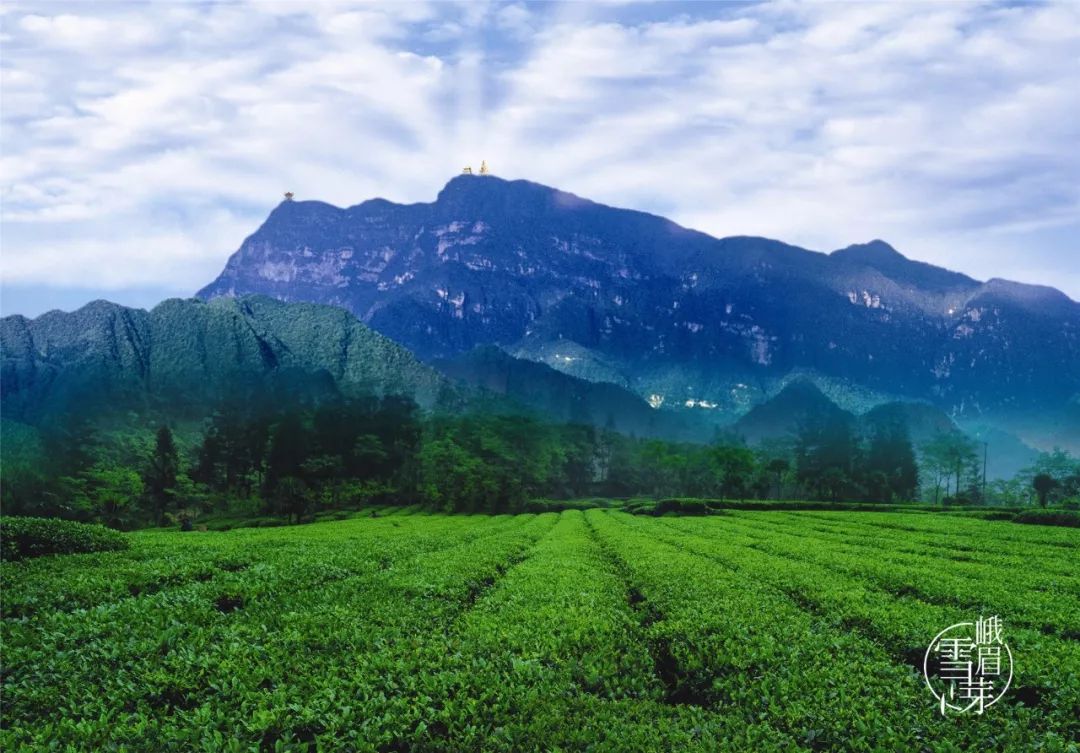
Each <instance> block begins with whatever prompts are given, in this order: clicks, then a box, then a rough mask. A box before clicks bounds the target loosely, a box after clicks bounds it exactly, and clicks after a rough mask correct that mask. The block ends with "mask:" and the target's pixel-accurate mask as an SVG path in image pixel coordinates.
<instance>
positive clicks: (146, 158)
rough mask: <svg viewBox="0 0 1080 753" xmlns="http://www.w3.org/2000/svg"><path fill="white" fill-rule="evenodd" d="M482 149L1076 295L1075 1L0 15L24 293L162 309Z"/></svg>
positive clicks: (2, 187) (2, 9)
mask: <svg viewBox="0 0 1080 753" xmlns="http://www.w3.org/2000/svg"><path fill="white" fill-rule="evenodd" d="M482 159H484V160H487V162H488V164H489V165H490V166H491V168H492V171H493V172H494V173H495V174H497V175H499V176H501V177H505V178H526V179H529V180H533V181H537V182H540V183H544V184H547V185H551V186H555V187H558V188H561V189H563V190H567V191H571V192H573V193H576V194H579V195H581V196H585V197H587V198H590V199H593V200H596V201H601V202H603V203H606V204H612V205H615V206H622V207H628V208H633V209H640V210H645V211H650V212H654V213H656V214H662V215H665V216H667V217H670V218H671V219H673V220H675V221H677V222H679V223H681V224H683V225H686V226H689V227H693V228H696V229H699V230H703V231H705V232H708V233H711V234H713V235H716V236H725V235H763V236H768V237H771V238H778V239H780V240H783V241H786V242H789V243H794V244H797V245H801V246H804V247H807V248H811V249H815V250H820V251H829V250H833V249H836V248H841V247H844V246H847V245H849V244H851V243H858V242H865V241H868V240H870V239H873V238H882V239H884V240H887V241H888V242H890V243H891V244H892V245H893V246H895V247H896V248H897V249H899V250H900V251H901V252H902V253H904V254H905V255H907V256H909V257H911V258H914V259H919V260H923V261H928V262H932V263H934V264H939V265H942V266H946V267H948V268H950V269H956V270H959V271H962V272H966V273H968V274H970V275H972V276H973V277H976V278H978V279H988V278H991V277H1004V278H1008V279H1014V280H1019V281H1022V282H1029V283H1038V284H1047V285H1053V286H1055V287H1057V288H1059V289H1061V290H1063V291H1064V292H1066V293H1068V294H1069V295H1070V296H1071V297H1072V298H1074V299H1080V3H1078V2H1067V3H1061V4H1015V3H988V4H980V3H973V2H909V3H871V2H860V3H842V2H830V3H792V2H776V3H735V2H726V3H707V2H694V3H673V2H672V3H646V2H632V3H620V2H595V3H566V4H561V3H537V4H533V3H521V2H515V3H496V2H492V3H483V2H470V3H465V4H455V3H449V2H439V3H401V2H394V3H365V4H358V3H353V2H328V1H324V2H306V3H292V2H285V1H276V0H265V1H262V2H242V1H237V2H220V3H200V2H160V1H155V2H131V1H129V2H123V3H109V2H94V3H92V4H91V3H89V2H78V3H56V2H18V1H17V0H6V1H5V2H4V4H3V6H0V249H2V257H0V296H2V297H0V309H2V311H3V313H4V314H12V313H20V314H24V315H28V316H33V315H37V314H40V313H42V312H44V311H46V310H49V309H51V308H62V309H65V310H70V309H73V308H77V307H78V306H80V305H82V304H84V303H86V302H88V301H90V300H93V299H96V298H107V299H110V300H114V301H117V302H120V303H124V304H128V305H137V306H143V307H145V306H152V305H153V304H154V303H156V302H157V301H159V300H162V299H164V298H167V297H172V296H190V295H191V294H192V293H194V292H195V291H196V290H197V289H198V288H200V287H201V286H203V285H204V284H206V283H208V282H209V281H211V280H212V279H213V278H214V277H216V275H217V274H218V273H219V272H220V270H221V268H222V267H223V266H224V263H225V260H226V259H227V257H228V255H229V254H231V253H232V252H233V251H235V250H236V249H237V248H238V247H239V246H240V244H241V242H242V241H243V239H244V238H245V237H246V236H247V235H249V234H250V233H252V232H254V230H255V229H256V228H257V227H258V226H259V224H261V222H262V221H263V219H264V218H265V217H266V215H267V214H268V213H269V211H270V210H271V209H273V207H274V206H276V205H277V203H278V202H279V201H280V200H281V196H282V193H283V192H284V191H294V192H295V193H296V196H297V198H300V199H319V200H322V201H327V202H330V203H332V204H336V205H339V206H349V205H353V204H357V203H359V202H361V201H363V200H365V199H368V198H372V197H376V196H381V197H384V198H387V199H390V200H392V201H398V202H418V201H432V200H433V199H434V198H435V195H436V194H437V193H438V191H439V189H440V188H441V187H442V186H443V185H444V184H445V183H446V181H447V180H448V179H450V178H451V177H453V176H454V175H456V174H457V173H459V172H460V171H461V168H462V167H463V166H465V165H467V164H469V165H472V166H473V167H474V169H475V168H476V167H478V166H479V163H480V161H481V160H482Z"/></svg>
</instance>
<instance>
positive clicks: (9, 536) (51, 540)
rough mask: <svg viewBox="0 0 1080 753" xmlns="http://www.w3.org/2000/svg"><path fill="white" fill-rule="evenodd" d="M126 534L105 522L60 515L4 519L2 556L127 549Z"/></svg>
mask: <svg viewBox="0 0 1080 753" xmlns="http://www.w3.org/2000/svg"><path fill="white" fill-rule="evenodd" d="M127 548H128V540H127V538H126V537H125V536H124V534H122V533H120V532H119V531H114V530H112V529H110V528H106V527H105V526H102V525H97V524H91V523H77V522H75V521H73V520H60V519H58V518H3V519H0V552H2V559H5V560H18V559H23V558H26V557H41V556H42V555H46V554H76V553H79V552H105V551H113V550H118V549H127Z"/></svg>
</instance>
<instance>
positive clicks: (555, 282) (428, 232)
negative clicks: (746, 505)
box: [198, 176, 1080, 446]
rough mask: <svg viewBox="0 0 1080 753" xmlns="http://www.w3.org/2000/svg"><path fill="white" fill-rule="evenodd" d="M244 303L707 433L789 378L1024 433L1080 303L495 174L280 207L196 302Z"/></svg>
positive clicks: (862, 250)
mask: <svg viewBox="0 0 1080 753" xmlns="http://www.w3.org/2000/svg"><path fill="white" fill-rule="evenodd" d="M250 293H261V294H265V295H268V296H272V297H274V298H279V299H282V300H300V301H313V302H318V303H326V304H331V305H335V306H341V307H343V308H346V309H348V310H349V311H352V312H353V313H355V314H356V315H357V316H358V317H359V318H360V319H361V320H362V321H364V322H365V323H367V324H369V325H370V326H371V327H372V328H373V329H375V330H377V331H379V332H381V333H383V334H384V335H386V336H388V337H390V338H392V339H393V340H395V341H397V342H399V343H401V344H403V345H405V346H406V347H408V348H409V349H410V350H411V351H413V352H414V353H416V354H417V355H418V356H419V357H420V358H421V359H423V360H431V359H437V358H443V359H445V358H453V357H455V356H457V355H459V354H462V353H465V352H468V351H470V350H472V349H473V348H475V347H477V346H479V345H497V346H499V347H501V348H503V349H505V350H507V351H508V352H510V353H511V354H512V355H515V356H518V357H523V358H527V359H530V360H534V361H539V362H543V363H546V364H547V365H549V366H551V367H552V368H555V369H557V370H559V371H562V372H565V373H567V374H571V375H573V376H577V377H581V378H584V379H589V380H592V381H608V382H612V383H615V384H617V385H619V386H622V387H625V388H627V389H629V390H631V391H633V392H634V393H636V394H638V395H639V396H641V397H642V398H644V399H645V400H647V401H648V402H649V403H650V404H651V405H664V406H672V405H677V406H682V409H683V410H690V411H693V412H696V413H699V414H702V415H705V416H707V417H708V418H709V420H711V421H713V422H714V423H717V424H722V423H725V422H728V421H731V420H734V419H736V418H738V417H739V416H740V415H742V414H744V413H745V412H746V411H747V410H748V409H749V408H751V407H752V406H753V405H755V404H757V403H760V402H762V401H763V400H765V399H767V398H768V397H770V396H772V395H775V394H776V393H777V392H778V391H779V390H780V389H781V388H782V387H783V385H785V384H787V383H788V382H789V381H791V380H792V378H793V377H795V376H800V377H801V378H805V379H809V380H810V381H813V382H814V383H815V384H817V385H818V386H819V387H820V388H822V389H823V390H824V391H825V392H826V394H828V395H829V396H830V397H832V398H833V399H835V400H837V401H839V402H840V404H841V405H842V406H843V407H844V408H846V409H849V410H852V411H854V412H863V411H865V410H866V409H868V408H870V407H872V406H873V405H876V404H879V403H882V402H888V401H893V400H926V401H930V402H932V403H933V404H934V405H936V406H937V407H938V408H940V409H942V410H944V411H945V412H946V413H948V414H950V415H955V416H965V417H972V416H975V417H983V418H990V419H993V420H995V421H998V422H1000V423H1001V424H1002V425H1003V426H1006V425H1008V426H1013V427H1017V430H1018V431H1023V432H1026V433H1027V434H1028V435H1030V436H1031V437H1034V440H1033V441H1035V440H1037V439H1038V438H1039V437H1038V435H1039V434H1040V431H1041V428H1040V427H1042V426H1044V425H1045V422H1046V421H1048V420H1051V419H1053V417H1055V416H1060V415H1061V414H1062V411H1064V410H1066V409H1068V406H1070V405H1076V404H1077V395H1078V394H1080V304H1077V303H1076V302H1075V301H1072V300H1070V299H1069V298H1068V297H1067V296H1065V295H1064V294H1062V293H1060V292H1058V291H1056V290H1053V289H1051V288H1044V287H1040V286H1032V285H1022V284H1019V283H1013V282H1007V281H1004V280H990V281H988V282H979V281H977V280H974V279H972V278H970V277H967V276H965V275H962V274H957V273H955V272H950V271H948V270H944V269H940V268H938V267H934V266H932V265H929V264H923V263H920V262H915V261H912V260H909V259H907V258H905V257H904V256H903V255H902V254H900V253H899V252H898V251H896V250H895V249H893V248H892V247H891V246H889V245H888V244H886V243H884V242H882V241H873V242H871V243H867V244H861V245H855V246H849V247H848V248H845V249H841V250H838V251H834V252H833V253H831V254H824V253H817V252H814V251H809V250H806V249H802V248H798V247H795V246H791V245H787V244H784V243H781V242H779V241H775V240H769V239H766V238H755V237H731V238H723V239H717V238H713V237H711V236H708V235H706V234H704V233H700V232H696V231H693V230H688V229H686V228H683V227H680V226H679V225H676V224H675V223H673V222H671V221H669V220H666V219H664V218H662V217H657V216H653V215H649V214H645V213H642V212H636V211H630V210H625V209H617V208H612V207H608V206H604V205H601V204H597V203H594V202H591V201H588V200H586V199H582V198H579V197H577V196H574V195H572V194H568V193H564V192H562V191H558V190H556V189H553V188H549V187H546V186H542V185H538V184H536V183H531V182H528V181H506V180H502V179H499V178H496V177H492V176H460V177H457V178H454V179H453V180H451V181H450V182H449V183H448V184H447V185H446V186H445V187H444V188H443V190H442V191H440V192H439V194H438V196H437V198H436V200H435V201H434V202H432V203H422V204H410V205H401V204H395V203H392V202H389V201H386V200H384V199H374V200H370V201H366V202H364V203H361V204H358V205H356V206H353V207H349V208H346V209H341V208H337V207H333V206H330V205H328V204H324V203H321V202H316V201H285V202H283V203H281V204H280V205H279V206H278V207H277V208H275V209H274V210H273V212H271V214H270V216H269V217H268V218H267V220H266V221H265V222H264V223H263V225H262V227H260V228H259V229H258V230H257V231H256V232H255V233H254V234H253V235H251V236H250V237H249V238H247V239H246V240H245V241H244V243H243V244H242V245H241V247H240V249H239V250H238V251H237V252H236V253H235V254H233V255H232V257H231V258H230V259H229V261H228V263H227V264H226V267H225V269H224V271H223V272H222V274H221V275H220V276H219V277H218V279H216V280H215V281H214V282H212V283H211V284H210V285H208V286H207V287H206V288H204V289H203V290H201V291H200V292H199V294H198V295H199V296H200V297H201V298H204V299H214V298H218V297H223V296H236V295H246V294H250ZM688 402H689V407H688V408H687V407H686V406H687V403H688ZM1055 436H1056V437H1059V438H1060V437H1064V438H1065V439H1066V441H1069V442H1071V441H1073V439H1075V441H1076V442H1077V444H1078V446H1080V429H1073V430H1070V429H1068V428H1067V427H1066V428H1065V429H1064V430H1062V431H1059V432H1058V434H1056V435H1055ZM1024 438H1025V440H1027V439H1028V438H1029V437H1028V436H1025V437H1024Z"/></svg>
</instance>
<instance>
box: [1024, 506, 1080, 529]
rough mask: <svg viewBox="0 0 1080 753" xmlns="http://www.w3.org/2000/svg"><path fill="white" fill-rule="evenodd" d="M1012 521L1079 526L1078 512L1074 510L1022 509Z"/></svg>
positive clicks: (1079, 513) (1079, 516)
mask: <svg viewBox="0 0 1080 753" xmlns="http://www.w3.org/2000/svg"><path fill="white" fill-rule="evenodd" d="M1013 522H1015V523H1033V524H1035V525H1041V526H1067V527H1070V528H1080V512H1076V511H1074V510H1024V511H1023V512H1021V513H1018V514H1017V515H1016V516H1015V517H1013Z"/></svg>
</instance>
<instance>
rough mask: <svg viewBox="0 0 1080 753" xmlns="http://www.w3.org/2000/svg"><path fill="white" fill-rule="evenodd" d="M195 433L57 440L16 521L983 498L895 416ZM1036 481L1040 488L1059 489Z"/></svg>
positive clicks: (25, 484) (375, 410)
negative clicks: (636, 430)
mask: <svg viewBox="0 0 1080 753" xmlns="http://www.w3.org/2000/svg"><path fill="white" fill-rule="evenodd" d="M189 434H191V436H190V438H189V440H188V441H186V442H184V443H180V442H178V441H177V438H176V436H174V432H173V430H172V429H171V428H169V427H168V426H165V425H163V426H160V427H159V428H157V429H156V431H154V432H144V433H137V432H136V433H134V434H132V433H130V432H129V433H125V434H121V435H119V439H118V438H117V436H116V435H108V434H107V433H104V432H101V431H100V430H97V429H95V427H94V426H93V425H92V424H90V423H88V422H82V423H80V422H77V421H75V422H71V423H70V424H68V425H65V426H63V427H59V428H55V427H54V428H53V429H51V430H49V431H47V432H45V435H44V436H45V439H44V441H43V445H44V451H43V458H44V460H43V462H42V466H41V468H39V469H38V472H37V473H30V474H22V475H20V474H19V473H18V471H17V470H16V472H15V473H14V474H13V473H10V472H5V478H4V485H3V501H4V504H5V510H6V511H7V512H9V513H15V514H34V515H52V516H60V517H71V518H77V519H92V520H100V521H103V522H106V523H108V524H110V525H114V526H119V527H125V526H133V525H139V524H143V523H149V522H152V523H157V524H161V523H163V522H167V521H176V520H180V521H181V522H184V521H190V520H191V519H193V518H195V517H196V516H198V515H201V514H204V513H207V512H213V511H218V512H223V511H232V512H237V513H243V514H266V515H278V516H282V517H285V518H287V519H289V520H291V521H298V520H302V519H304V518H305V517H306V516H309V515H311V514H312V513H314V512H316V511H321V510H335V509H347V508H357V507H361V506H365V505H369V504H373V503H380V504H412V503H418V502H419V503H424V504H427V505H430V506H432V507H433V508H436V509H441V510H446V511H452V512H484V513H504V512H517V511H520V510H522V509H524V508H525V507H526V506H527V505H528V503H529V502H530V500H533V499H536V498H553V499H570V498H580V497H593V496H599V497H621V498H628V497H633V496H649V497H653V498H665V497H697V498H719V499H748V498H751V499H809V500H823V501H836V502H847V501H861V502H881V503H888V502H909V501H912V500H915V499H916V498H918V496H919V493H920V486H921V488H922V493H923V495H924V497H925V496H927V495H929V494H930V493H931V490H932V494H933V497H932V498H931V500H930V501H935V502H938V503H942V502H960V503H962V502H970V501H979V500H980V499H981V496H980V495H981V484H980V483H979V481H980V479H979V478H978V474H977V462H976V460H977V457H976V455H975V446H974V445H973V444H972V443H971V442H970V440H968V439H967V438H966V437H964V436H963V435H959V434H953V435H941V436H939V437H938V438H936V439H935V440H933V441H932V442H930V443H928V444H926V445H924V446H923V447H921V448H919V450H918V451H916V449H915V448H914V447H913V445H912V442H911V440H910V437H909V436H908V433H907V429H906V425H905V424H904V423H903V422H902V421H899V420H888V419H880V420H878V421H876V422H874V423H872V424H871V425H870V426H869V428H864V429H863V430H862V431H859V430H857V428H856V426H855V424H854V422H853V421H846V420H840V421H835V420H834V421H824V420H819V421H813V420H810V421H807V422H805V423H804V424H803V425H802V426H800V428H799V430H798V432H797V434H796V436H794V437H793V438H792V439H791V441H787V442H773V443H768V444H765V445H763V446H760V447H757V448H753V449H752V448H749V447H747V446H745V445H743V444H742V443H740V442H739V441H738V440H736V439H733V438H729V437H723V436H718V438H717V439H716V441H714V442H713V443H711V444H707V445H701V444H686V443H677V442H669V441H664V440H659V439H644V438H637V437H633V436H626V435H622V434H618V433H616V432H614V431H610V430H604V429H599V428H595V427H592V426H586V425H577V424H550V423H545V422H543V421H540V420H538V419H536V418H532V417H528V416H521V415H499V414H488V413H483V412H474V413H465V414H458V415H449V414H434V415H424V414H423V413H422V412H421V411H420V410H419V409H418V408H417V406H416V405H415V403H413V402H412V401H411V400H409V399H406V398H401V397H392V396H391V397H364V398H352V399H346V398H341V397H334V398H332V399H325V400H321V401H319V402H316V403H308V404H298V403H290V402H289V401H280V400H276V401H275V400H227V401H223V402H222V404H221V406H220V407H219V409H218V410H217V411H215V412H214V413H213V414H212V415H211V416H210V417H208V418H207V419H206V420H205V421H204V422H203V424H202V426H201V428H200V429H199V430H197V431H196V432H193V433H192V432H189ZM181 444H183V446H181ZM1065 457H1066V458H1067V457H1068V456H1065ZM1055 473H1057V476H1054V477H1052V479H1053V484H1051V485H1050V487H1049V488H1047V490H1046V492H1045V494H1044V493H1042V492H1040V493H1039V494H1040V496H1039V499H1040V501H1042V502H1043V503H1044V504H1045V503H1046V502H1047V501H1048V500H1051V499H1053V498H1054V497H1053V494H1054V493H1056V492H1060V493H1066V492H1067V491H1068V490H1069V489H1070V488H1071V487H1069V484H1070V483H1072V482H1071V481H1070V480H1069V479H1070V478H1071V477H1070V476H1069V474H1067V473H1064V472H1061V469H1057V470H1056V471H1055ZM1038 475H1039V474H1034V475H1033V477H1032V480H1031V483H1032V484H1033V487H1032V488H1033V489H1036V490H1037V489H1040V488H1046V484H1045V483H1044V482H1043V481H1041V480H1036V478H1035V477H1036V476H1038ZM920 482H921V484H920Z"/></svg>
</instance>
